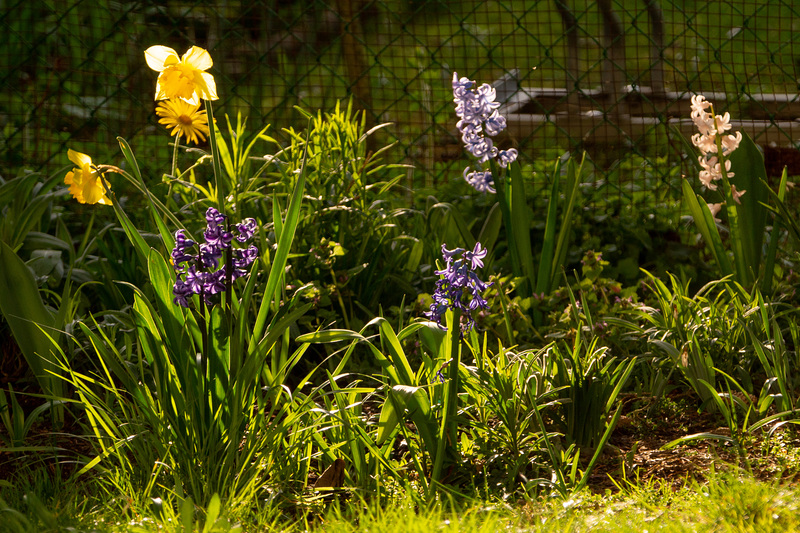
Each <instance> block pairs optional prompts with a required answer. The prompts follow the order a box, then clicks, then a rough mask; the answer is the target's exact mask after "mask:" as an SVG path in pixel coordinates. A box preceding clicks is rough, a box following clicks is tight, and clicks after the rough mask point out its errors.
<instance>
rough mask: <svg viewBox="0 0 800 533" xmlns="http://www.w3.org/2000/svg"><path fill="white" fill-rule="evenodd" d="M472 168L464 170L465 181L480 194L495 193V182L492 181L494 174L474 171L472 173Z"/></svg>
mask: <svg viewBox="0 0 800 533" xmlns="http://www.w3.org/2000/svg"><path fill="white" fill-rule="evenodd" d="M470 170H471V169H470V168H469V167H467V168H465V169H464V180H465V181H466V182H467V183H469V184H470V185H472V187H474V188H475V190H476V191H478V192H491V193H495V192H497V191H495V189H494V180H493V179H492V173H491V172H489V171H486V172H484V171H481V170H473V171H472V172H470Z"/></svg>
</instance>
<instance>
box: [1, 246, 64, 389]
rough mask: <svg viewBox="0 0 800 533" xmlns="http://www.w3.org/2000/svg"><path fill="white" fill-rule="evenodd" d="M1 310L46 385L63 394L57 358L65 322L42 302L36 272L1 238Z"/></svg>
mask: <svg viewBox="0 0 800 533" xmlns="http://www.w3.org/2000/svg"><path fill="white" fill-rule="evenodd" d="M0 312H2V314H3V316H4V317H5V319H6V322H7V323H8V325H9V327H10V328H11V333H12V334H13V335H14V340H15V341H16V342H17V345H18V346H19V348H20V350H21V351H22V355H23V356H24V357H25V361H27V363H28V365H29V366H30V367H31V370H32V371H33V374H34V375H35V376H36V379H37V381H38V382H39V384H40V386H41V387H42V389H43V390H44V391H45V393H47V394H51V395H54V396H57V397H60V396H62V395H63V394H62V391H63V386H62V380H61V378H59V377H57V376H59V375H60V374H61V373H60V371H59V367H58V365H57V364H56V361H55V360H56V356H57V352H58V350H57V345H58V344H59V342H60V339H61V331H60V329H61V328H62V327H63V326H62V325H60V324H56V323H55V318H54V316H53V314H52V313H51V312H50V311H49V310H48V309H47V308H46V307H45V305H44V302H42V297H41V295H40V294H39V288H38V287H37V286H36V280H35V279H34V277H33V273H32V272H31V271H30V269H29V268H28V267H27V266H26V265H25V263H24V262H23V261H22V259H20V258H19V256H17V254H16V253H15V252H14V250H12V249H11V247H10V246H9V245H8V244H6V243H5V242H0Z"/></svg>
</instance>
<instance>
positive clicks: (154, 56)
mask: <svg viewBox="0 0 800 533" xmlns="http://www.w3.org/2000/svg"><path fill="white" fill-rule="evenodd" d="M144 58H145V60H146V61H147V66H149V67H150V68H151V69H153V70H155V71H156V72H160V73H161V74H159V75H158V83H157V85H156V100H166V99H167V98H181V99H183V100H186V101H187V102H189V103H190V104H199V103H200V99H201V98H203V99H205V100H217V85H216V83H215V82H214V76H212V75H211V74H209V73H208V72H205V71H206V70H208V69H210V68H211V66H212V65H213V64H214V63H213V61H211V55H210V54H209V53H208V52H207V51H206V50H204V49H202V48H200V47H199V46H192V47H191V48H189V50H188V51H187V52H186V53H185V54H183V57H178V53H177V52H176V51H175V50H173V49H172V48H169V47H167V46H161V45H156V46H151V47H150V48H148V49H147V50H145V52H144Z"/></svg>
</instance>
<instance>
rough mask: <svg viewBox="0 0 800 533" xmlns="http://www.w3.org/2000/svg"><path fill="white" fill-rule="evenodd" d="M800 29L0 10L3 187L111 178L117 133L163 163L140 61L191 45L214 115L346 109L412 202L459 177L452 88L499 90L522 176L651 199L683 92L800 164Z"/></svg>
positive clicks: (740, 10)
mask: <svg viewBox="0 0 800 533" xmlns="http://www.w3.org/2000/svg"><path fill="white" fill-rule="evenodd" d="M798 15H800V5H797V3H796V2H793V1H791V0H760V1H757V0H732V1H729V2H705V1H699V0H660V1H658V0H598V1H596V2H589V1H577V0H526V1H522V0H506V1H499V0H496V1H484V2H474V1H459V0H450V1H445V0H327V1H324V0H304V1H296V0H231V1H222V0H219V1H216V2H209V1H203V0H196V1H194V2H184V3H174V2H170V3H169V4H166V3H164V4H160V3H154V2H120V1H112V0H74V1H66V0H54V1H52V2H47V3H44V2H26V1H23V0H10V1H7V2H4V3H3V6H2V8H0V29H2V31H0V94H2V97H0V128H1V129H0V164H2V168H3V170H2V175H3V177H5V178H9V177H11V176H12V175H13V173H14V172H16V171H17V169H20V168H23V167H24V168H34V169H42V170H45V171H47V172H50V171H55V170H56V169H58V168H60V167H62V166H63V165H66V164H68V161H67V158H66V151H67V148H73V149H76V150H79V151H81V152H85V153H88V154H91V155H92V156H93V157H94V158H95V159H96V160H103V161H109V162H111V161H112V160H118V159H119V155H118V152H117V149H116V141H115V138H116V137H117V136H118V135H121V136H124V137H126V138H127V139H128V140H129V141H131V142H132V144H133V146H134V147H135V149H136V151H137V153H139V154H140V155H143V156H144V158H145V159H146V160H150V161H159V160H160V161H167V160H168V158H169V147H168V145H167V142H166V141H165V139H166V136H165V135H164V131H163V129H162V128H161V127H160V126H159V125H158V124H157V122H156V117H155V115H154V114H153V109H154V107H155V105H154V101H153V92H154V81H155V77H156V74H155V73H154V72H153V71H151V70H149V69H148V68H147V66H146V64H145V62H144V56H143V51H144V50H145V49H146V48H147V47H149V46H151V45H154V44H163V45H166V46H170V47H172V48H174V49H176V50H177V51H178V52H179V53H182V52H183V51H184V50H186V49H187V48H188V47H189V46H191V45H193V44H196V45H198V46H201V47H203V48H207V49H208V50H209V51H210V52H211V54H212V56H213V58H214V63H215V64H214V67H213V69H212V71H211V72H212V73H213V74H214V75H215V77H216V79H217V86H218V89H219V91H218V92H219V94H220V100H221V101H220V102H219V103H218V104H217V106H216V109H218V110H221V111H222V112H224V113H227V114H229V115H230V116H232V117H234V116H236V115H237V114H238V113H242V114H245V115H248V116H249V123H250V124H251V125H252V126H256V125H261V124H265V123H270V124H272V125H274V127H273V129H272V130H271V132H270V133H271V134H272V135H274V136H277V137H280V136H281V131H280V130H281V128H284V127H294V128H303V127H304V126H305V121H304V119H302V117H301V115H300V114H299V113H297V112H296V111H295V110H294V109H293V106H295V105H298V106H301V107H303V108H304V109H306V110H309V111H315V110H317V109H321V110H323V111H324V110H329V109H332V108H333V106H334V105H335V102H336V101H339V100H346V99H348V98H351V97H352V98H353V100H354V105H355V107H357V108H360V109H364V110H365V112H366V113H367V117H368V120H369V122H370V123H371V124H378V123H382V122H392V123H393V126H392V127H390V128H384V129H383V130H381V132H380V136H381V137H380V138H379V139H377V141H376V143H380V144H383V143H387V142H394V141H396V142H397V145H396V146H395V148H394V149H393V152H390V153H389V154H388V155H387V157H391V158H392V159H394V160H396V161H398V162H400V161H402V162H406V163H410V164H412V165H414V167H415V169H416V170H415V171H414V175H415V178H416V179H415V182H414V183H416V184H427V185H435V184H437V183H439V182H441V181H442V180H451V179H458V178H459V177H460V176H461V170H462V169H463V167H464V166H465V163H466V160H465V156H464V152H463V149H462V147H461V145H460V142H459V139H458V136H457V132H456V130H455V125H454V122H455V120H454V113H453V105H452V93H451V88H450V79H451V77H452V73H453V72H454V71H457V72H458V73H459V75H462V76H468V77H470V78H472V79H475V80H477V81H478V83H483V82H495V85H496V87H497V89H498V95H499V98H501V99H502V100H503V101H504V103H505V105H504V107H503V108H502V110H503V112H504V113H505V114H506V116H507V119H508V121H509V128H508V131H507V134H506V136H505V137H504V138H503V139H501V140H500V142H501V143H504V144H506V145H515V146H518V147H519V148H520V152H521V155H522V157H523V162H532V161H537V160H542V159H548V158H555V157H557V156H558V155H559V154H560V153H562V152H564V151H566V150H569V151H572V152H574V151H581V150H583V151H586V153H587V154H588V155H589V157H590V158H591V159H592V161H593V162H594V163H595V165H596V167H597V168H598V169H599V170H601V171H602V172H600V173H599V174H602V175H604V176H606V177H608V176H615V177H616V178H618V180H621V182H624V183H627V184H628V185H630V187H631V190H634V189H636V190H640V191H644V192H647V191H648V190H649V189H656V188H659V187H661V188H663V187H664V185H665V184H669V183H672V181H671V180H673V178H675V176H679V175H680V174H682V173H688V172H690V167H688V166H687V164H686V158H685V152H686V150H685V148H684V144H683V143H682V142H681V140H680V136H681V133H680V132H681V131H684V135H685V133H686V131H685V130H686V124H685V122H682V121H681V119H682V118H683V119H685V118H687V117H688V103H687V99H688V97H689V96H690V95H691V94H694V93H704V94H706V95H711V96H709V99H716V102H715V103H716V104H717V108H718V111H719V112H724V111H726V110H727V111H730V113H731V115H732V116H733V117H736V118H738V119H741V120H742V121H743V122H742V128H743V129H745V130H746V131H748V132H749V133H751V135H752V136H754V138H755V139H756V140H757V141H758V142H760V143H761V144H764V145H766V146H767V147H773V148H775V147H781V146H783V147H792V146H794V142H795V141H796V140H797V139H798V137H800V131H798V129H797V127H798V123H797V122H796V121H795V118H796V117H797V116H798V115H800V102H799V101H798V92H799V91H798V68H800V56H799V55H798V53H797V46H798V45H796V44H795V42H798V41H800V39H799V38H800V17H799V16H798ZM218 113H219V112H218ZM220 118H221V117H220V115H218V120H219V119H220ZM777 153H778V154H779V156H780V154H781V152H777ZM792 153H793V152H792ZM790 159H791V158H790ZM154 166H156V165H154ZM779 166H780V165H779ZM149 171H150V172H153V173H155V172H156V169H155V168H151V169H149ZM797 173H800V169H798V170H797ZM623 192H624V191H623V188H620V187H618V188H617V193H618V194H620V197H622V196H623ZM609 194H611V193H609ZM626 197H627V196H626Z"/></svg>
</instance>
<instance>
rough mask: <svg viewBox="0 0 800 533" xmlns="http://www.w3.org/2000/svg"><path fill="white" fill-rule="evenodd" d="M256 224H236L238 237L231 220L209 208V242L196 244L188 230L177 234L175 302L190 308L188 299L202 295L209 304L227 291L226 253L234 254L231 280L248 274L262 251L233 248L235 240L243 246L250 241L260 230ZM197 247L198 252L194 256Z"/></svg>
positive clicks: (173, 259)
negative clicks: (215, 297) (228, 221)
mask: <svg viewBox="0 0 800 533" xmlns="http://www.w3.org/2000/svg"><path fill="white" fill-rule="evenodd" d="M257 227H258V226H257V224H256V221H255V220H254V219H252V218H247V219H245V220H243V221H242V222H241V223H239V224H236V225H235V228H236V235H235V237H234V235H233V233H231V232H230V231H229V225H228V223H227V217H226V216H225V215H223V214H221V213H220V212H219V211H218V210H217V209H214V208H213V207H209V208H208V210H207V211H206V229H205V231H204V232H203V238H204V240H205V242H203V243H199V244H198V243H196V242H195V241H193V240H191V239H190V238H189V237H187V235H186V231H185V230H182V229H181V230H178V231H176V232H175V248H173V250H172V264H173V265H174V267H175V271H176V272H177V274H178V276H177V279H176V280H175V285H174V286H173V289H172V294H173V302H175V303H176V304H177V305H180V306H183V307H188V306H189V301H188V299H189V298H190V297H191V296H192V295H193V294H199V295H202V296H203V298H204V299H205V302H206V303H207V304H210V303H211V300H210V297H211V296H214V295H215V294H219V293H222V292H224V291H225V290H226V280H227V268H226V265H225V264H224V262H223V264H222V266H221V267H220V263H221V261H220V260H221V259H222V257H223V255H224V254H225V252H227V251H230V253H231V266H232V269H231V279H232V280H235V279H238V278H240V277H242V276H245V275H247V272H248V271H249V268H250V265H252V264H253V261H255V260H256V258H257V257H258V248H256V247H255V246H253V245H250V246H248V247H247V248H232V246H231V243H232V241H233V240H234V238H235V239H236V240H237V241H238V242H240V243H246V242H248V241H250V240H251V239H252V238H253V236H254V235H255V232H256V229H257ZM195 248H196V249H197V252H196V253H193V252H194V250H195Z"/></svg>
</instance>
